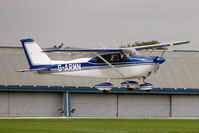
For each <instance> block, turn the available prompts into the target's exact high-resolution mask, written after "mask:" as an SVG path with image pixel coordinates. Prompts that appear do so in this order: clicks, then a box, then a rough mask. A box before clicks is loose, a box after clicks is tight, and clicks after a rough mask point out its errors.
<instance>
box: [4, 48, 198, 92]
mask: <svg viewBox="0 0 199 133" xmlns="http://www.w3.org/2000/svg"><path fill="white" fill-rule="evenodd" d="M149 53H150V52H144V51H143V52H141V54H144V55H148V54H149ZM48 55H49V57H50V58H51V59H59V60H71V59H74V58H78V57H82V56H87V55H85V54H84V55H81V54H79V53H74V54H72V55H71V54H70V53H49V54H48ZM153 55H161V51H154V52H153ZM164 57H165V58H166V62H165V63H163V64H162V65H161V66H160V69H159V71H158V72H157V73H156V74H153V75H152V76H151V77H149V78H148V79H147V80H146V81H147V82H150V83H152V84H153V85H154V87H155V88H199V82H198V79H199V69H198V66H199V52H179V51H175V52H171V51H167V52H165V54H164ZM0 62H1V63H0V85H30V86H34V85H37V86H94V85H95V84H97V83H101V82H105V81H106V80H107V79H94V78H77V77H66V76H51V75H37V74H34V73H29V72H26V73H20V72H15V71H16V70H21V69H24V68H28V67H29V66H28V63H27V61H26V58H25V54H24V52H23V49H20V48H0ZM112 82H113V84H115V86H116V87H117V86H120V82H122V81H121V80H112Z"/></svg>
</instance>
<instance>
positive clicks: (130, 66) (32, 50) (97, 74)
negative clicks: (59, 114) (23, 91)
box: [17, 38, 190, 91]
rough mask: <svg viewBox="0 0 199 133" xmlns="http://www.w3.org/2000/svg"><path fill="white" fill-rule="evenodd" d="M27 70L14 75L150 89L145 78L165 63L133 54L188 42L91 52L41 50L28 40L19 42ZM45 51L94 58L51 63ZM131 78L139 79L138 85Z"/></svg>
mask: <svg viewBox="0 0 199 133" xmlns="http://www.w3.org/2000/svg"><path fill="white" fill-rule="evenodd" d="M21 43H22V46H23V49H24V52H25V55H26V58H27V61H28V64H29V69H25V70H19V71H17V72H34V73H37V74H56V75H60V76H61V75H62V76H73V77H91V78H103V79H107V82H104V83H99V84H96V85H95V88H97V89H99V90H105V91H106V90H111V89H112V88H113V84H112V83H111V82H110V81H111V80H114V79H122V80H123V81H124V82H122V83H121V87H124V88H128V89H129V90H131V89H133V88H139V89H140V90H151V89H152V88H153V85H152V84H151V83H147V82H145V79H146V78H147V77H149V76H150V75H152V74H153V73H156V72H157V71H158V69H159V65H160V64H162V63H164V62H165V59H164V58H163V57H162V56H163V54H164V52H163V53H162V55H161V56H150V55H149V56H141V55H140V54H139V53H138V52H137V51H138V50H143V49H155V48H160V47H161V48H165V47H170V46H176V45H182V44H187V43H190V41H178V42H172V43H161V44H155V45H147V46H139V47H131V48H93V49H51V50H42V49H41V48H40V47H39V45H38V44H37V43H36V42H35V41H34V40H33V39H31V38H28V39H22V40H21ZM49 52H88V53H93V54H94V55H95V56H94V57H92V58H79V59H74V60H70V61H60V60H51V59H50V58H49V57H48V56H47V54H46V53H49ZM131 79H142V80H143V83H142V84H139V83H138V82H136V81H132V80H131Z"/></svg>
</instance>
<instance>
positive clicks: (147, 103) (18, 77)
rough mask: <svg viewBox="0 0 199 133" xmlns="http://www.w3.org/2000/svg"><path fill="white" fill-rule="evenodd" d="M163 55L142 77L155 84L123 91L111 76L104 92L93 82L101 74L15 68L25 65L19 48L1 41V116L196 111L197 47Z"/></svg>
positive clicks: (139, 114) (178, 113)
mask: <svg viewBox="0 0 199 133" xmlns="http://www.w3.org/2000/svg"><path fill="white" fill-rule="evenodd" d="M141 54H144V55H147V54H149V52H142V53H141ZM153 54H154V55H161V52H160V51H154V52H153ZM81 56H82V55H80V54H79V53H76V54H72V55H71V54H70V53H61V54H60V53H59V54H57V53H50V54H49V57H50V58H51V59H60V60H70V59H72V58H77V57H81ZM84 56H87V55H84ZM164 57H165V58H166V62H165V63H163V64H162V65H161V66H160V69H159V71H158V72H157V73H156V74H153V75H152V76H151V77H149V78H148V79H147V80H146V81H148V82H150V83H153V84H154V89H152V90H151V91H149V92H146V91H140V90H139V89H135V90H134V91H128V90H127V89H125V88H120V82H122V81H120V80H114V81H112V82H113V83H114V84H115V86H114V88H113V89H112V90H111V91H109V92H107V93H103V92H101V91H99V90H97V89H96V88H94V87H93V86H94V85H95V84H97V83H101V82H105V81H106V79H93V78H77V77H66V76H50V75H45V74H44V75H37V74H34V73H29V72H27V73H19V72H16V70H21V69H24V68H28V64H27V61H26V58H25V54H24V52H23V49H22V48H15V47H12V48H11V47H1V48H0V62H1V63H0V116H1V117H4V116H71V117H73V116H74V117H75V116H80V117H87V116H89V117H90V116H91V117H92V116H93V117H178V116H183V117H186V116H189V117H192V116H199V81H198V79H199V69H198V66H199V52H197V51H167V52H165V54H164Z"/></svg>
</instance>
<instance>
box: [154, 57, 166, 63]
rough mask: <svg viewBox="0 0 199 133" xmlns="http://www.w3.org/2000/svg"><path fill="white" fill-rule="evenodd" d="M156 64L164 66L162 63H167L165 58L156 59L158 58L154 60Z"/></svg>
mask: <svg viewBox="0 0 199 133" xmlns="http://www.w3.org/2000/svg"><path fill="white" fill-rule="evenodd" d="M154 62H155V63H160V64H162V63H164V62H165V58H162V57H156V58H155V59H154Z"/></svg>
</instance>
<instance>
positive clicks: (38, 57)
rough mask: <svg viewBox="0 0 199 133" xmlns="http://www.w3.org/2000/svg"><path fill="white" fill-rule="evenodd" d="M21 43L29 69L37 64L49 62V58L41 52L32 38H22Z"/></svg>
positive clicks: (47, 63)
mask: <svg viewBox="0 0 199 133" xmlns="http://www.w3.org/2000/svg"><path fill="white" fill-rule="evenodd" d="M21 43H22V46H23V49H24V52H25V55H26V58H27V60H28V63H29V66H30V69H34V68H35V67H36V66H38V65H49V64H51V60H50V58H49V57H48V56H47V55H46V54H45V53H43V52H42V49H41V48H40V47H39V45H38V44H37V43H36V42H35V41H34V40H33V39H23V40H21Z"/></svg>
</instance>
